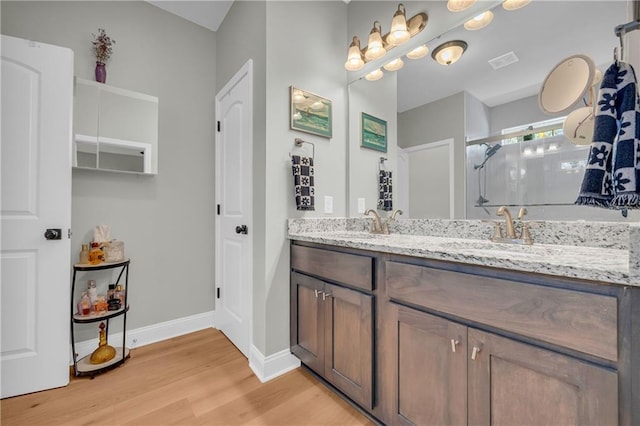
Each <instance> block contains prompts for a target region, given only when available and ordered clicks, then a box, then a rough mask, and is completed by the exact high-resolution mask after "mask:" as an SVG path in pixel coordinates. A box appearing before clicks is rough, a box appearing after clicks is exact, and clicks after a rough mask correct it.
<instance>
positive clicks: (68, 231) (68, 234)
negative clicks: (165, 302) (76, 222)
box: [67, 228, 73, 238]
mask: <svg viewBox="0 0 640 426" xmlns="http://www.w3.org/2000/svg"><path fill="white" fill-rule="evenodd" d="M72 235H73V231H72V230H71V228H67V237H68V238H71V236H72Z"/></svg>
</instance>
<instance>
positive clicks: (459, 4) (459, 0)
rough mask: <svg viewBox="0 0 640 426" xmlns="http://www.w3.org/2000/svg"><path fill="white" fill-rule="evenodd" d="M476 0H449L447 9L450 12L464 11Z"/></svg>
mask: <svg viewBox="0 0 640 426" xmlns="http://www.w3.org/2000/svg"><path fill="white" fill-rule="evenodd" d="M475 2H476V0H448V1H447V9H449V11H450V12H462V11H463V10H467V9H469V8H470V7H471V6H473V5H474V4H475Z"/></svg>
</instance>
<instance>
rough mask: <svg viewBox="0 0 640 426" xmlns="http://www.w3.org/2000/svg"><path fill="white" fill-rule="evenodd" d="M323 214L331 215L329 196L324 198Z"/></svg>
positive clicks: (331, 205) (330, 198) (331, 204)
mask: <svg viewBox="0 0 640 426" xmlns="http://www.w3.org/2000/svg"><path fill="white" fill-rule="evenodd" d="M324 212H325V213H333V197H332V196H330V195H325V196H324Z"/></svg>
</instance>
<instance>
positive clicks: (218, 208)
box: [217, 204, 220, 216]
mask: <svg viewBox="0 0 640 426" xmlns="http://www.w3.org/2000/svg"><path fill="white" fill-rule="evenodd" d="M217 210H218V216H220V204H218V206H217Z"/></svg>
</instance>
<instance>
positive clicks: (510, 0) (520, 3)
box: [502, 0, 531, 10]
mask: <svg viewBox="0 0 640 426" xmlns="http://www.w3.org/2000/svg"><path fill="white" fill-rule="evenodd" d="M529 3H531V0H504V2H503V3H502V7H503V8H504V9H505V10H518V9H521V8H523V7H525V6H526V5H528V4H529Z"/></svg>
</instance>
